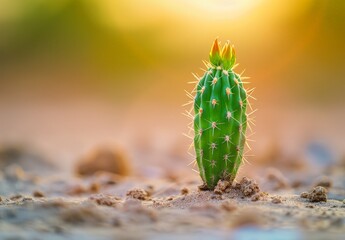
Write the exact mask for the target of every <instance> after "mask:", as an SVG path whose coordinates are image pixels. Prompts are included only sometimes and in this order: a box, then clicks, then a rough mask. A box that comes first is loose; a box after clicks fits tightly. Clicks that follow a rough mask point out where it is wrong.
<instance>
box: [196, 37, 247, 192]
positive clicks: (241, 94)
mask: <svg viewBox="0 0 345 240" xmlns="http://www.w3.org/2000/svg"><path fill="white" fill-rule="evenodd" d="M209 58H210V62H209V63H208V62H206V63H205V65H206V66H207V70H206V71H205V74H204V75H203V77H201V78H198V81H197V84H196V87H195V89H194V92H195V96H193V102H194V116H193V119H194V120H193V122H194V148H195V154H196V161H197V165H198V168H199V173H200V176H201V178H202V180H203V181H204V184H205V186H206V187H207V188H208V189H213V188H214V187H215V186H216V185H217V182H218V181H219V180H220V179H222V180H228V181H231V182H232V181H233V180H234V179H235V177H236V174H237V172H238V169H239V167H240V165H241V163H242V160H243V159H244V157H243V154H244V152H243V149H244V144H245V142H246V137H245V132H246V128H247V114H246V109H247V105H249V102H248V97H249V96H250V94H249V93H248V92H247V91H246V90H245V89H244V87H243V84H244V83H245V82H243V81H242V80H241V75H239V74H236V73H235V72H234V71H233V69H234V67H235V66H236V65H235V62H236V56H235V50H234V47H233V46H231V45H230V44H229V42H226V43H225V45H224V46H223V48H222V50H220V45H219V43H218V39H216V40H215V41H214V43H213V46H212V48H211V52H210V56H209ZM249 106H250V105H249Z"/></svg>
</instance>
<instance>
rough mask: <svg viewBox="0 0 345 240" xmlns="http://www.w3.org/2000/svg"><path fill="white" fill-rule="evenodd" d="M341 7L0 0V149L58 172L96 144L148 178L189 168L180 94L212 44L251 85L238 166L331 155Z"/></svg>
mask: <svg viewBox="0 0 345 240" xmlns="http://www.w3.org/2000/svg"><path fill="white" fill-rule="evenodd" d="M344 12H345V1H342V0H332V1H330V0H298V1H297V0H296V1H291V0H281V1H275V0H227V1H226V0H189V1H182V0H175V1H160V0H146V1H140V0H126V1H124V0H117V1H113V0H50V1H47V0H30V1H13V0H0V143H1V144H2V145H26V146H30V147H32V148H34V149H37V151H40V152H42V153H44V154H45V155H47V156H49V158H51V159H52V160H53V161H55V162H56V163H58V164H59V165H61V166H62V167H63V168H64V169H66V170H70V169H71V168H72V166H73V165H74V163H75V161H76V160H77V159H78V158H79V157H80V156H81V155H82V154H83V153H85V152H87V151H89V150H90V149H92V148H94V147H97V146H100V145H103V144H116V145H119V146H121V147H122V148H124V149H126V151H127V152H128V154H129V155H130V157H131V159H132V163H133V165H134V167H135V168H136V169H139V168H140V169H144V170H140V171H146V172H147V173H148V175H149V176H154V175H157V174H159V171H160V170H159V169H164V167H165V168H167V166H171V164H172V163H173V164H174V166H181V168H184V169H188V168H189V167H188V166H187V165H188V163H189V162H190V161H191V157H190V156H189V155H188V154H187V150H188V147H189V143H190V140H189V139H188V138H185V137H184V136H183V134H182V133H183V132H187V131H188V128H187V124H188V122H189V119H187V118H186V117H184V116H183V115H182V114H181V113H182V112H183V111H184V108H183V107H182V105H183V104H184V103H185V102H187V101H188V98H187V97H186V96H185V92H184V89H186V90H191V89H192V88H193V86H191V85H189V84H187V82H189V81H193V76H192V74H191V72H194V73H196V74H198V75H202V70H200V67H203V64H202V60H207V57H208V53H209V49H210V46H211V44H212V42H213V40H214V38H215V37H219V38H220V40H221V41H223V42H224V41H225V40H227V39H229V40H230V41H231V42H232V43H233V44H234V45H235V47H236V51H237V59H238V62H239V63H240V65H239V67H238V68H237V71H238V72H242V71H243V70H246V71H245V74H244V75H246V76H249V77H251V79H250V81H251V84H250V87H256V91H255V97H256V98H257V99H258V100H257V101H256V102H253V103H252V104H253V106H254V107H255V108H257V109H258V111H257V112H256V114H255V116H256V126H255V127H254V131H255V132H256V134H255V135H254V136H253V137H251V138H252V139H254V140H255V142H252V143H251V146H252V151H251V153H250V155H255V156H254V157H252V156H248V160H249V162H251V163H252V164H256V162H260V161H265V160H264V159H265V158H266V157H267V156H274V154H277V152H279V154H283V155H287V156H290V157H295V160H296V159H297V160H298V161H299V160H300V161H308V159H314V160H315V159H316V160H317V161H318V162H319V163H320V164H321V166H322V164H324V162H327V161H337V160H338V159H340V158H341V156H342V155H343V154H344V142H345V141H344V136H345V128H344V123H345V104H344V101H345V97H344V91H345V83H344V76H345V61H344V57H345V14H344ZM296 156H298V157H296ZM287 159H290V158H289V157H288V158H287ZM314 160H313V161H314Z"/></svg>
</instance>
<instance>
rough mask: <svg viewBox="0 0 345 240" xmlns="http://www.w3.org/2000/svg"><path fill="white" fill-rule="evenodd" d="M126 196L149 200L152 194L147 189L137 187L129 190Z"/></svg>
mask: <svg viewBox="0 0 345 240" xmlns="http://www.w3.org/2000/svg"><path fill="white" fill-rule="evenodd" d="M126 196H127V197H130V198H134V199H138V200H149V199H150V194H149V193H148V192H147V191H146V190H144V189H140V188H135V189H132V190H129V191H128V192H127V194H126Z"/></svg>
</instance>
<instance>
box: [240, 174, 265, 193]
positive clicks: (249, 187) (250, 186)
mask: <svg viewBox="0 0 345 240" xmlns="http://www.w3.org/2000/svg"><path fill="white" fill-rule="evenodd" d="M237 186H239V187H240V190H241V192H242V194H243V195H244V196H246V197H251V196H253V195H254V194H256V193H259V192H260V188H259V185H258V184H257V183H256V181H255V180H253V179H250V178H247V177H243V178H242V180H241V182H240V183H239V185H237Z"/></svg>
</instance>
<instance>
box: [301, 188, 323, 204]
mask: <svg viewBox="0 0 345 240" xmlns="http://www.w3.org/2000/svg"><path fill="white" fill-rule="evenodd" d="M300 197H301V198H307V199H308V200H309V201H310V202H327V190H326V189H325V188H324V187H321V186H317V187H314V188H313V190H312V191H311V192H309V193H308V192H302V193H301V195H300Z"/></svg>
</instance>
